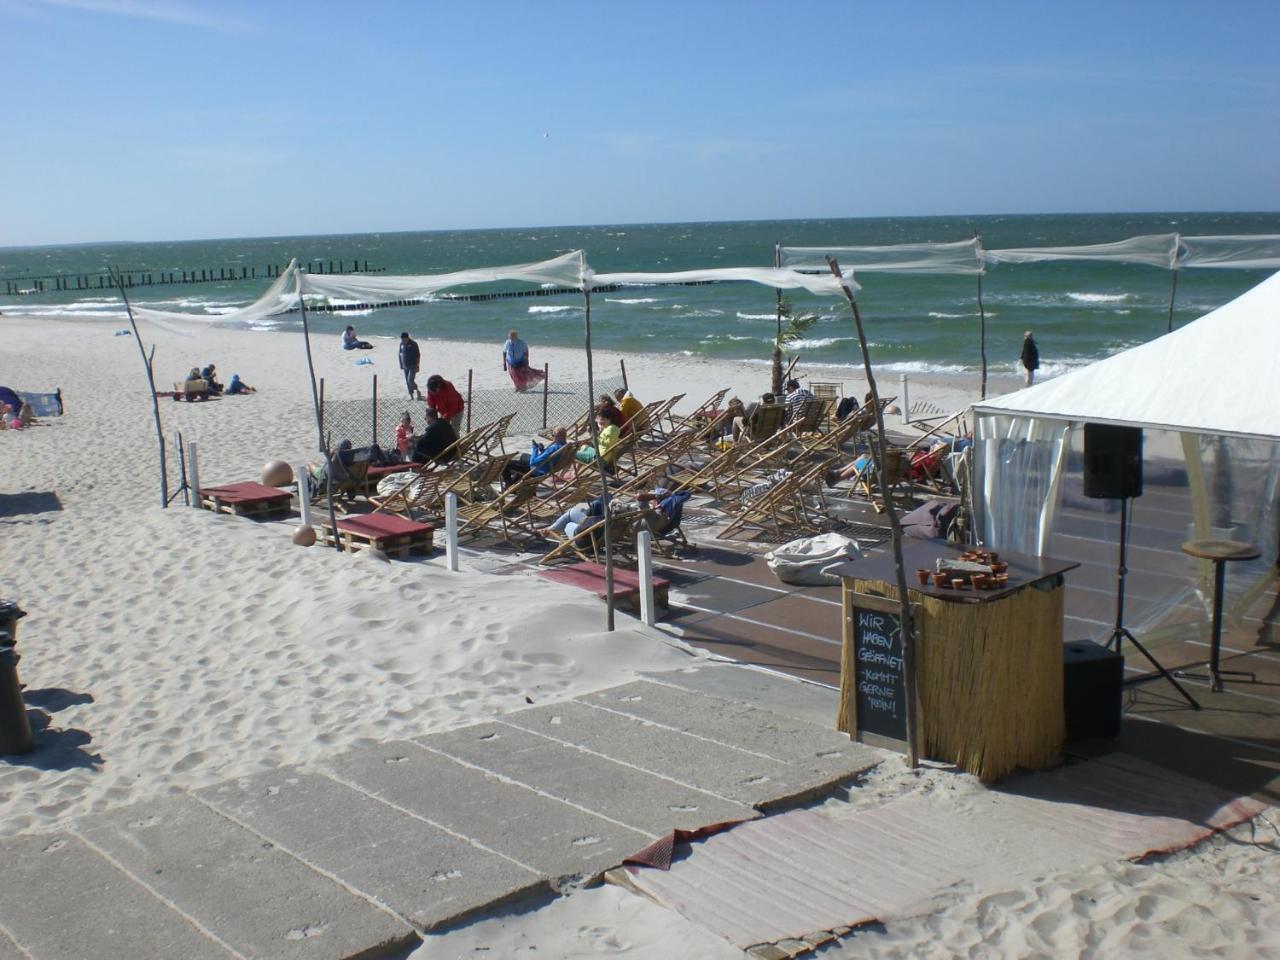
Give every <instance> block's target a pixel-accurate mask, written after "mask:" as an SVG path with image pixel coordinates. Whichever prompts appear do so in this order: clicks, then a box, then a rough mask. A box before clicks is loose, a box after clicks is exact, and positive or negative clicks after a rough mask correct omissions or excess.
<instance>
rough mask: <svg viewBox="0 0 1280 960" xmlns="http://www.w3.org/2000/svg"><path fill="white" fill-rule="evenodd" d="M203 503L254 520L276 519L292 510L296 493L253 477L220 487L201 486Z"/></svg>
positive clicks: (201, 503)
mask: <svg viewBox="0 0 1280 960" xmlns="http://www.w3.org/2000/svg"><path fill="white" fill-rule="evenodd" d="M200 506H201V507H202V508H204V509H205V510H212V511H213V512H214V513H230V514H234V515H235V516H237V517H252V518H253V519H254V520H274V519H277V518H281V517H287V516H289V514H290V513H292V512H293V494H291V493H288V492H287V491H284V490H278V489H276V488H275V487H268V486H264V485H263V484H261V483H257V482H255V481H252V480H248V481H245V482H244V483H231V484H227V485H226V486H221V487H201V488H200Z"/></svg>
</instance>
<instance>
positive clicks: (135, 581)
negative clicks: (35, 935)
mask: <svg viewBox="0 0 1280 960" xmlns="http://www.w3.org/2000/svg"><path fill="white" fill-rule="evenodd" d="M116 329H117V328H116V327H114V326H108V325H105V324H103V323H101V322H89V321H78V320H75V319H73V318H66V319H58V320H51V319H48V318H40V319H38V320H34V319H31V318H24V317H22V316H17V315H5V316H3V317H0V383H4V384H5V385H7V386H10V387H13V388H15V389H18V390H30V391H52V390H53V389H55V388H61V390H62V392H63V396H64V401H65V404H66V413H65V415H64V416H63V417H60V418H47V419H45V420H43V421H42V422H41V423H39V424H38V425H37V426H34V427H32V428H31V429H28V430H25V431H17V432H4V433H0V537H3V544H4V550H3V557H4V575H3V579H2V580H0V596H5V597H11V598H13V599H16V600H17V601H18V602H19V603H20V604H21V606H22V607H23V608H24V609H25V610H26V611H27V612H28V614H29V616H28V617H27V618H26V620H24V621H23V622H22V626H21V637H20V642H19V650H20V653H21V654H22V662H21V666H20V670H21V677H22V680H23V682H24V683H25V684H26V685H27V687H28V689H27V697H28V703H29V705H30V706H32V707H33V708H35V710H36V711H37V713H38V715H39V716H43V717H45V718H47V719H44V720H41V723H42V724H44V726H42V729H41V730H40V731H39V737H40V740H41V744H42V749H41V752H40V753H39V754H38V756H37V758H36V759H34V760H32V761H31V762H27V761H23V760H18V761H17V762H11V763H9V762H0V836H11V835H14V834H18V833H23V832H27V831H44V830H49V829H53V828H55V827H58V826H60V825H63V824H66V823H68V822H70V821H71V820H73V819H74V818H76V817H80V816H82V815H84V814H87V813H91V812H100V811H104V810H110V809H113V808H116V807H120V806H124V805H126V804H129V803H132V802H135V801H138V800H142V799H147V798H152V797H159V796H163V795H166V794H170V793H173V792H176V791H179V790H190V789H194V788H198V787H202V786H206V785H209V784H212V783H216V782H218V781H221V780H225V779H228V778H231V777H236V776H242V775H246V774H250V773H254V772H258V771H263V770H269V769H272V768H275V767H278V766H282V765H286V764H305V763H307V762H308V761H310V760H313V759H315V758H318V757H320V756H323V755H326V754H330V753H333V752H336V751H339V750H344V749H350V748H353V747H358V746H360V745H362V744H372V743H375V742H379V741H384V740H389V739H393V738H397V737H408V736H410V735H414V736H416V735H420V734H423V733H427V732H432V731H437V730H445V729H449V728H452V727H457V726H461V725H464V724H468V723H473V722H476V721H479V720H482V719H486V718H489V717H492V716H495V715H497V714H500V713H503V712H506V711H510V710H513V709H516V708H517V707H520V706H524V705H526V704H529V703H535V704H542V703H546V702H554V701H557V700H561V699H565V698H569V697H573V696H576V695H579V694H582V693H584V692H587V691H592V690H598V689H601V688H604V687H607V686H610V685H614V684H618V683H622V682H625V681H626V680H628V679H630V678H632V677H635V676H636V675H637V674H638V673H639V672H641V671H652V670H671V669H679V668H681V667H682V666H686V665H689V664H691V663H696V662H697V661H698V660H699V659H700V658H702V657H704V656H705V654H703V653H701V652H700V651H698V650H695V649H692V648H689V647H687V646H686V645H684V644H682V643H681V642H680V641H679V640H677V639H674V638H672V637H670V636H667V635H665V634H662V633H660V632H658V631H654V630H648V629H645V628H644V627H642V626H641V625H639V624H638V622H637V621H635V620H632V619H630V618H628V617H625V616H624V617H621V618H620V625H621V626H620V629H619V630H617V631H616V632H614V633H607V632H605V631H604V614H603V609H602V606H601V604H600V603H599V602H598V601H597V600H596V598H595V597H593V596H591V595H589V594H584V593H582V592H580V591H576V590H573V589H571V588H568V587H562V586H558V585H555V584H551V583H548V582H546V581H542V580H538V579H536V578H532V577H526V576H499V575H495V574H493V573H489V572H486V571H487V570H488V569H489V567H490V564H489V563H488V562H487V561H486V558H485V557H484V556H483V555H479V554H476V553H474V552H464V556H463V563H462V567H463V569H462V571H461V572H460V573H458V574H450V573H449V572H448V571H447V570H446V569H445V566H444V562H443V559H442V558H441V556H440V555H439V554H438V555H437V556H435V557H432V558H429V559H427V560H424V561H421V562H415V563H399V562H389V561H387V560H386V559H385V558H380V557H378V556H376V555H370V554H362V555H357V556H356V557H354V558H353V557H350V556H347V555H340V554H337V553H336V552H335V551H332V550H326V549H321V548H318V547H313V548H309V549H304V548H300V547H296V546H294V545H293V544H292V543H291V542H290V540H289V535H288V534H289V531H290V529H291V525H290V524H287V523H266V524H256V523H254V522H251V521H248V520H244V519H240V518H230V517H221V516H213V515H211V514H209V513H207V512H201V511H195V510H191V509H185V508H183V507H182V506H181V504H180V503H179V504H177V505H175V506H173V507H171V508H169V509H161V507H160V487H159V481H158V465H157V452H156V442H155V436H154V426H153V421H152V413H151V401H150V397H149V396H148V392H147V389H146V383H145V379H144V374H143V367H142V362H141V360H140V358H139V354H138V347H137V344H136V343H135V341H134V338H133V337H132V336H117V335H116ZM142 339H143V343H144V345H146V346H147V348H148V349H149V348H150V347H151V346H152V345H153V344H154V346H155V367H156V371H157V382H158V386H159V387H160V388H161V389H167V388H168V387H169V386H170V385H171V383H172V381H174V380H177V379H181V377H182V376H183V374H184V373H185V371H186V370H188V369H189V368H191V367H192V366H204V365H205V364H207V363H209V362H214V363H216V364H217V366H218V369H219V371H220V373H221V374H222V377H223V379H224V381H225V380H229V379H230V377H231V374H232V373H238V374H239V375H240V376H241V377H242V378H243V379H244V380H245V381H246V382H248V383H250V384H252V385H253V386H255V387H256V388H257V389H258V392H257V393H256V394H253V395H249V396H240V397H228V398H224V399H220V400H217V401H214V402H208V403H177V402H173V401H170V400H168V399H164V400H161V401H160V404H161V406H160V412H161V415H162V418H163V424H164V430H165V434H166V436H167V437H169V438H172V437H173V436H174V435H175V434H176V433H177V432H178V431H181V433H182V435H183V436H184V438H185V439H187V440H193V441H195V442H196V443H197V444H198V446H199V450H200V476H201V482H202V483H203V484H205V485H209V484H216V483H227V482H233V481H239V480H246V479H257V477H258V474H259V471H260V469H261V466H262V464H263V463H264V462H265V461H267V460H274V459H281V460H285V461H287V462H289V463H300V462H305V461H307V460H308V459H314V457H315V447H316V438H315V425H314V420H313V415H312V409H311V395H310V386H309V381H308V376H307V367H306V358H305V353H304V350H303V343H302V338H301V336H300V335H299V334H297V333H273V332H251V331H244V330H238V329H228V328H221V327H198V328H193V329H192V330H191V331H190V332H189V333H178V332H172V331H169V330H161V329H155V328H150V327H144V328H143V335H142ZM375 344H376V345H375V349H374V350H372V351H362V352H354V353H344V352H343V351H342V350H341V349H340V348H339V342H338V337H337V336H335V335H325V336H322V337H317V338H314V340H313V350H314V354H315V363H316V371H317V374H318V375H319V376H322V377H324V378H325V383H326V391H327V394H328V395H329V396H330V397H337V398H350V399H358V398H362V397H365V396H367V395H368V391H369V384H370V379H371V374H372V373H375V372H376V373H377V374H378V376H379V380H380V384H381V396H382V397H383V398H385V399H386V402H388V403H391V404H393V405H394V404H398V403H399V402H401V401H402V400H403V399H404V390H403V385H402V381H401V379H400V375H399V371H398V370H397V365H396V354H395V344H394V341H392V340H390V339H387V338H379V339H376V340H375ZM421 346H422V351H423V364H422V375H421V376H420V383H421V382H423V381H425V377H426V375H427V374H428V373H435V372H439V373H442V374H443V375H445V376H446V377H447V378H449V379H451V380H453V381H454V382H465V380H466V376H467V371H468V370H472V371H474V382H475V386H476V387H477V389H486V388H499V387H504V386H507V387H509V381H507V379H506V376H505V374H504V373H503V371H502V369H501V361H500V353H499V348H500V345H499V344H494V343H484V344H478V343H469V342H464V341H461V340H458V341H452V340H450V341H444V340H423V341H421ZM531 349H532V351H533V362H534V364H535V365H540V364H541V363H543V362H547V363H550V364H551V366H552V369H553V370H554V371H556V376H557V377H559V378H560V379H561V380H582V379H585V362H584V358H583V355H582V353H581V351H571V350H566V349H549V348H542V347H540V346H539V345H538V344H536V343H534V344H531ZM619 357H620V355H619V354H617V353H612V352H609V351H598V352H597V353H596V356H595V369H596V372H597V374H598V375H601V376H613V375H614V374H615V373H616V371H617V369H618V367H617V362H618V360H619ZM364 358H367V359H371V360H372V361H373V362H372V364H357V363H356V362H355V361H356V360H358V359H364ZM625 359H626V364H627V372H628V375H629V378H630V382H631V385H632V388H633V390H634V391H635V392H636V394H637V395H638V396H640V397H641V398H642V399H645V400H650V399H656V398H659V397H663V396H671V395H674V394H676V393H685V394H686V400H685V401H684V403H683V404H682V405H681V407H682V408H683V409H692V408H693V406H694V405H695V404H696V403H697V402H699V401H701V400H702V399H705V397H706V396H708V395H709V394H711V393H712V392H713V391H714V390H716V389H719V388H722V387H727V388H729V390H730V391H731V393H732V394H736V395H739V396H741V397H743V398H744V399H750V398H753V397H755V396H758V395H759V394H760V393H761V392H762V391H763V390H764V389H766V388H767V385H768V375H769V368H768V367H767V366H766V365H763V364H760V363H751V362H739V361H711V360H703V359H699V358H697V357H680V356H657V355H645V354H630V355H627V356H626V358H625ZM761 359H762V360H763V359H766V358H763V357H762V358H761ZM851 359H852V358H851ZM798 374H799V376H800V377H801V379H809V378H813V379H820V380H828V379H831V380H842V381H844V382H845V384H846V392H847V393H849V394H853V395H857V396H861V394H862V393H863V392H864V391H865V389H866V388H865V383H864V381H863V378H862V376H861V375H860V373H856V372H855V371H853V370H850V369H834V370H833V369H823V368H816V367H815V368H810V367H808V366H805V365H804V364H803V362H802V363H801V365H800V367H799V369H798ZM910 385H911V399H912V401H913V403H915V402H921V401H926V402H928V403H930V404H934V405H936V406H937V407H938V408H939V409H941V410H958V409H960V408H962V407H964V406H966V405H968V404H969V403H971V402H973V401H974V400H976V399H977V384H976V382H974V381H972V380H970V379H943V378H927V379H926V378H921V379H916V378H912V380H911V381H910ZM1019 385H1020V384H1018V383H1017V382H1016V381H1015V380H1014V379H1013V378H1009V377H1001V378H993V380H992V388H993V392H1000V391H1004V390H1009V389H1013V388H1015V387H1017V386H1019ZM881 392H882V394H886V395H888V394H896V393H897V392H898V382H897V377H896V376H893V377H891V378H889V381H888V382H885V383H882V384H881ZM413 409H414V410H415V418H417V411H418V410H420V405H417V404H414V405H413ZM892 419H893V421H896V418H892ZM891 425H892V422H891ZM176 469H177V465H176V462H175V461H174V460H173V459H171V460H170V470H171V486H172V485H173V484H174V479H173V478H174V476H175V475H176ZM885 757H886V760H885V762H884V763H883V764H882V765H881V767H879V768H877V771H876V773H875V775H874V777H873V778H872V779H871V781H870V782H869V783H867V784H865V785H864V787H863V790H865V794H864V797H878V798H887V797H895V796H902V795H906V794H910V793H913V792H919V793H921V794H922V795H928V794H937V795H938V796H940V797H946V796H948V795H950V794H953V793H955V792H956V791H959V792H964V791H975V790H980V789H981V787H980V786H979V785H977V784H976V781H973V780H972V779H971V778H967V777H964V776H960V775H957V774H954V773H951V772H948V771H944V770H941V769H930V770H928V771H926V772H925V773H923V774H920V775H917V774H913V773H911V772H910V771H908V770H906V769H905V768H904V765H903V764H902V762H901V760H900V759H899V758H897V757H896V756H894V755H892V754H885ZM841 802H845V801H833V802H832V803H831V804H830V805H829V806H832V807H835V806H838V804H839V803H841ZM940 802H946V801H940ZM834 815H838V811H834V812H833V816H834ZM1276 824H1277V821H1276V819H1275V811H1274V810H1272V811H1269V812H1268V813H1267V814H1264V816H1263V817H1261V818H1259V819H1258V820H1255V821H1254V822H1253V823H1252V824H1246V825H1244V826H1243V827H1241V828H1237V829H1236V830H1235V831H1232V832H1231V833H1230V834H1229V835H1227V836H1223V837H1220V838H1217V839H1214V840H1212V841H1209V842H1206V843H1203V844H1201V845H1199V846H1198V847H1196V848H1194V849H1192V850H1190V851H1186V852H1184V853H1180V854H1176V855H1173V856H1171V857H1168V858H1164V859H1161V860H1158V861H1157V862H1148V863H1143V864H1129V863H1118V864H1109V865H1105V866H1101V867H1096V868H1090V869H1087V870H1077V871H1068V872H1065V873H1063V874H1060V875H1054V876H1047V877H1040V878H1036V879H1035V880H1033V881H1030V882H1020V883H1019V884H1017V885H1014V886H1011V887H1010V889H1008V890H1005V891H1001V892H998V893H989V892H984V893H982V894H981V895H975V896H968V895H966V894H965V892H964V891H957V892H956V894H955V895H954V896H953V897H951V898H950V899H948V900H946V901H945V902H942V903H939V904H937V908H936V910H935V911H934V912H933V913H932V914H931V915H929V916H922V917H920V918H917V919H913V920H910V921H905V922H902V923H895V924H891V925H889V926H888V927H886V928H883V929H878V930H872V931H867V932H865V933H863V934H859V935H858V936H856V937H854V938H852V939H851V940H849V942H848V943H847V944H844V945H833V946H830V947H828V948H825V949H824V950H823V951H822V953H821V954H819V955H823V956H855V955H857V956H862V955H873V956H919V955H928V956H958V955H959V956H976V957H988V956H991V957H994V956H1012V955H1019V956H1026V955H1035V956H1076V955H1092V956H1119V955H1143V956H1153V957H1154V956H1161V957H1168V956H1209V955H1213V956H1240V957H1244V956H1265V955H1280V896H1278V895H1277V893H1276V890H1275V884H1274V865H1275V863H1276V860H1275V852H1276V850H1277V843H1278V842H1280V835H1278V834H1277V831H1276ZM1268 877H1270V879H1268ZM846 951H847V952H846ZM525 955H528V956H542V957H595V956H607V955H626V956H629V957H653V958H659V957H662V958H682V957H687V958H690V960H692V958H712V957H716V958H718V957H725V958H729V957H735V956H744V955H743V954H741V953H740V952H739V951H737V950H736V949H734V948H732V947H731V946H729V945H728V944H727V943H726V942H724V941H720V940H718V939H717V938H715V937H714V936H713V935H711V934H709V933H707V932H706V931H702V930H699V929H698V928H695V927H692V926H691V925H689V924H688V923H687V921H684V920H683V919H681V918H679V917H678V916H676V915H674V914H672V913H670V912H669V911H666V910H663V909H662V908H660V907H658V906H656V905H655V904H653V903H651V902H649V901H646V900H644V899H642V898H640V897H637V896H635V895H634V894H630V893H627V892H624V891H622V890H619V889H617V888H614V887H602V888H597V889H589V890H580V891H576V892H574V893H573V894H571V895H569V896H566V897H563V898H562V899H561V900H559V901H558V902H556V903H554V904H552V905H550V906H548V907H545V908H543V909H540V910H536V911H532V912H525V913H521V914H518V915H515V916H505V915H504V916H495V917H492V918H489V919H486V920H483V921H480V922H477V923H475V924H472V925H470V926H468V927H467V928H464V929H463V930H460V931H455V932H453V933H452V934H449V935H447V936H443V937H440V938H433V939H432V941H431V942H428V943H427V944H426V945H424V947H423V948H422V950H421V952H420V956H421V957H423V958H430V957H436V956H448V957H453V956H458V957H473V956H477V957H478V956H489V957H499V956H512V957H514V956H525Z"/></svg>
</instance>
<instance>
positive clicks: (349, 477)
mask: <svg viewBox="0 0 1280 960" xmlns="http://www.w3.org/2000/svg"><path fill="white" fill-rule="evenodd" d="M329 462H330V463H332V464H333V499H334V500H335V501H337V500H339V499H343V500H347V501H351V500H354V499H355V498H356V497H358V496H363V495H364V494H365V491H366V489H367V486H368V478H369V459H368V456H364V457H360V456H358V455H357V456H356V457H355V458H353V459H352V460H350V461H349V462H348V461H345V460H344V459H343V457H342V455H341V452H339V453H334V454H333V455H332V456H331V457H330V461H329ZM307 482H308V486H309V487H310V489H311V502H312V503H313V504H316V503H322V502H325V501H326V500H327V499H328V484H327V483H326V482H323V481H321V482H317V481H316V480H315V479H314V478H308V481H307Z"/></svg>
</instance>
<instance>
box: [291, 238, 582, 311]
mask: <svg viewBox="0 0 1280 960" xmlns="http://www.w3.org/2000/svg"><path fill="white" fill-rule="evenodd" d="M586 271H587V265H586V260H585V258H584V257H583V255H582V251H581V250H572V251H570V252H569V253H566V254H562V255H561V256H558V257H555V258H553V259H551V260H543V261H541V262H540V263H521V264H514V265H511V266H505V267H477V268H475V269H471V270H456V271H454V272H453V273H434V274H421V275H418V276H388V275H386V274H354V273H344V274H332V273H325V274H314V273H307V274H302V292H303V293H305V294H307V295H312V294H314V295H316V296H323V297H331V298H339V299H345V300H355V301H357V302H359V303H370V304H379V303H394V302H396V301H402V300H425V299H427V298H428V297H431V296H433V295H434V294H437V293H439V292H441V291H442V290H447V289H449V288H451V287H462V286H467V285H470V284H474V283H493V282H494V281H497V280H515V281H519V282H523V283H532V284H537V285H539V286H541V285H542V284H550V285H551V286H554V287H569V288H572V289H574V290H580V289H581V288H582V278H583V274H584V272H586Z"/></svg>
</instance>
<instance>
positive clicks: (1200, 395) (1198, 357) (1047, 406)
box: [974, 273, 1280, 438]
mask: <svg viewBox="0 0 1280 960" xmlns="http://www.w3.org/2000/svg"><path fill="white" fill-rule="evenodd" d="M974 412H975V413H976V414H977V415H978V416H979V417H982V416H987V415H993V416H994V415H1000V414H1006V415H1013V416H1025V417H1047V418H1051V419H1056V420H1069V421H1089V422H1094V423H1116V424H1124V425H1132V426H1141V427H1150V428H1153V429H1162V430H1175V431H1179V432H1189V433H1208V434H1223V435H1230V436H1239V437H1264V438H1277V437H1280V273H1276V274H1274V275H1272V276H1271V277H1270V278H1268V279H1267V280H1264V281H1263V282H1262V283H1260V284H1258V286H1256V287H1254V288H1253V289H1252V290H1249V291H1248V292H1247V293H1244V294H1242V295H1241V296H1239V297H1237V298H1236V299H1234V300H1232V301H1231V302H1230V303H1227V304H1225V305H1223V306H1221V307H1219V308H1218V309H1217V310H1214V311H1213V312H1211V313H1208V314H1205V315H1204V316H1203V317H1201V318H1200V319H1199V320H1195V321H1192V322H1191V323H1189V324H1187V325H1186V326H1185V327H1182V328H1180V329H1178V330H1175V331H1173V332H1172V333H1168V334H1165V335H1164V336H1163V337H1159V338H1158V339H1156V340H1152V341H1151V342H1149V343H1144V344H1142V345H1140V346H1137V347H1133V348H1132V349H1129V350H1125V351H1123V352H1122V353H1118V354H1116V355H1115V356H1112V357H1108V358H1107V359H1105V360H1100V361H1098V362H1097V363H1094V364H1091V365H1089V366H1087V367H1083V368H1081V369H1079V370H1076V371H1073V372H1072V373H1068V374H1064V375H1063V376H1061V377H1057V378H1056V379H1053V380H1048V381H1046V382H1044V383H1041V384H1037V385H1036V386H1034V387H1028V388H1027V389H1025V390H1019V391H1017V392H1016V393H1010V394H1006V395H1005V396H1003V397H997V398H995V399H993V400H987V401H985V402H983V403H980V404H976V405H975V406H974Z"/></svg>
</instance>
